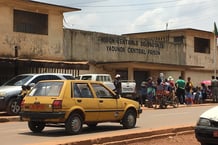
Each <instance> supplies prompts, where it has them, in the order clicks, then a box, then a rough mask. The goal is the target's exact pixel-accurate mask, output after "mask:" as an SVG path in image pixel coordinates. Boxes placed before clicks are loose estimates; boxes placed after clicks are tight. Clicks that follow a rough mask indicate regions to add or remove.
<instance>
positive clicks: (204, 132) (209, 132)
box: [195, 106, 218, 145]
mask: <svg viewBox="0 0 218 145" xmlns="http://www.w3.org/2000/svg"><path fill="white" fill-rule="evenodd" d="M195 137H196V139H197V140H198V141H199V142H200V143H201V145H218V106H216V107H213V108H211V109H209V110H207V111H206V112H204V113H203V114H202V115H201V116H200V118H199V120H198V122H197V125H196V127H195Z"/></svg>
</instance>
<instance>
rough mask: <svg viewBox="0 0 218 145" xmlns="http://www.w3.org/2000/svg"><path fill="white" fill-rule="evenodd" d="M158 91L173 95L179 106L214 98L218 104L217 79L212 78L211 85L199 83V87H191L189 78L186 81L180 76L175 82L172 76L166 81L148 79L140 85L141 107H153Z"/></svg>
mask: <svg viewBox="0 0 218 145" xmlns="http://www.w3.org/2000/svg"><path fill="white" fill-rule="evenodd" d="M215 86H217V87H215ZM160 90H164V91H165V92H166V94H167V93H171V94H172V93H173V94H174V95H175V96H176V97H177V98H178V100H179V104H187V105H191V104H201V103H204V102H205V100H206V99H208V98H215V99H214V102H218V97H217V96H218V78H217V79H215V78H214V76H213V77H212V80H211V85H206V84H204V83H201V84H200V85H199V86H194V85H193V83H192V81H191V77H188V78H187V80H185V79H183V78H182V76H179V78H178V79H177V80H174V78H173V77H172V76H169V77H168V78H166V79H163V78H161V77H159V78H157V80H156V81H154V80H153V79H152V77H149V78H148V79H147V80H146V81H143V82H142V83H141V88H140V92H139V94H140V103H141V105H144V106H147V107H153V104H154V103H155V102H156V99H157V95H159V93H158V92H159V91H160ZM174 95H172V96H174Z"/></svg>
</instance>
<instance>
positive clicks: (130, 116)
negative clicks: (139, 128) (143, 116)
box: [122, 110, 136, 129]
mask: <svg viewBox="0 0 218 145" xmlns="http://www.w3.org/2000/svg"><path fill="white" fill-rule="evenodd" d="M122 124H123V127H124V128H126V129H129V128H134V127H135V124H136V113H135V111H133V110H127V111H126V113H125V115H124V117H123V120H122Z"/></svg>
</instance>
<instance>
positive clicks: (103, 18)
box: [36, 0, 218, 35]
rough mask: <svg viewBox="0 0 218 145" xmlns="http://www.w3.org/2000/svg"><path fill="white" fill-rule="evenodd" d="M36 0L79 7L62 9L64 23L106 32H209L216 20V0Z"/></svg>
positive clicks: (69, 26) (74, 26) (83, 28)
mask: <svg viewBox="0 0 218 145" xmlns="http://www.w3.org/2000/svg"><path fill="white" fill-rule="evenodd" d="M36 1H40V2H47V3H52V4H58V5H64V6H68V7H74V8H80V9H82V10H81V11H78V12H70V13H65V14H64V27H67V28H73V29H81V30H88V31H96V32H103V33H109V34H118V35H120V34H125V33H138V32H148V31H160V30H166V29H180V28H193V29H200V30H206V31H211V32H212V31H213V29H214V22H216V23H218V11H217V6H218V0H36ZM167 24H168V25H167Z"/></svg>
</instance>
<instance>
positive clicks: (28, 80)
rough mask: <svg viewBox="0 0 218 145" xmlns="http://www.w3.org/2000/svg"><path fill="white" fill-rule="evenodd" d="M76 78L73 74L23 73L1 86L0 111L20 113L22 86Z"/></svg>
mask: <svg viewBox="0 0 218 145" xmlns="http://www.w3.org/2000/svg"><path fill="white" fill-rule="evenodd" d="M66 79H74V77H73V76H72V75H71V74H56V73H42V74H21V75H18V76H15V77H13V78H12V79H10V80H9V81H7V82H6V83H4V84H3V85H2V86H0V111H6V112H7V113H8V114H9V115H18V113H19V112H20V104H19V103H18V100H17V96H18V95H19V93H21V90H22V86H28V85H32V86H33V85H34V84H36V83H37V82H39V81H41V80H66Z"/></svg>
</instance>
